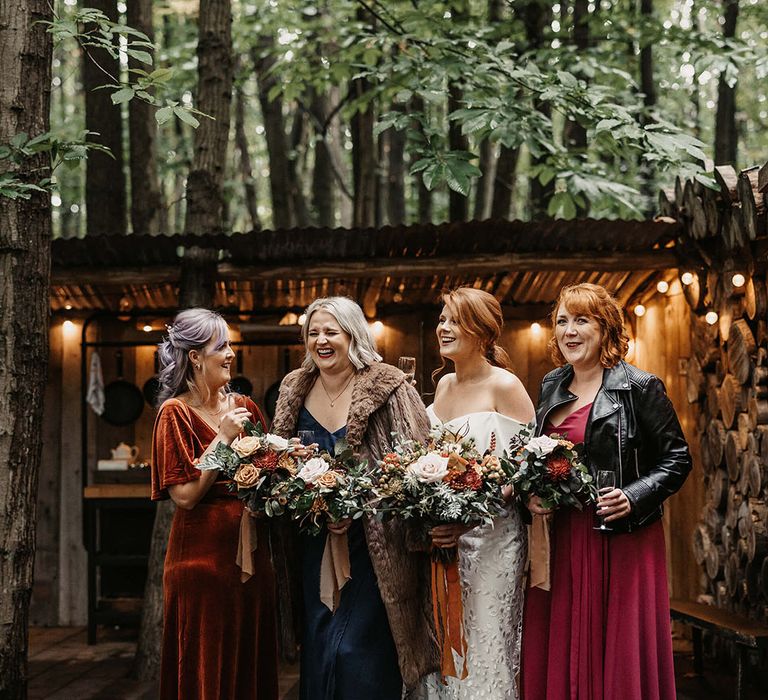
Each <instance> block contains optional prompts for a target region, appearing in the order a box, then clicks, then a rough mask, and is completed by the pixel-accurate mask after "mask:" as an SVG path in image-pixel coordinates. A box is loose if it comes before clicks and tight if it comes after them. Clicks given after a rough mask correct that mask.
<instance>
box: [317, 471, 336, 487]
mask: <svg viewBox="0 0 768 700" xmlns="http://www.w3.org/2000/svg"><path fill="white" fill-rule="evenodd" d="M341 479H342V476H341V474H339V472H335V471H327V472H325V473H324V474H321V475H320V476H318V477H317V479H315V485H316V486H321V487H323V488H326V489H332V488H333V487H334V486H336V484H338V483H339V482H340V481H341Z"/></svg>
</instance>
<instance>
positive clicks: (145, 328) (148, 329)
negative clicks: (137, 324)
mask: <svg viewBox="0 0 768 700" xmlns="http://www.w3.org/2000/svg"><path fill="white" fill-rule="evenodd" d="M141 330H143V331H144V332H145V333H149V332H151V331H152V326H150V325H149V324H148V323H147V324H145V325H144V326H142V328H141Z"/></svg>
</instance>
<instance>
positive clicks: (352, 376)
mask: <svg viewBox="0 0 768 700" xmlns="http://www.w3.org/2000/svg"><path fill="white" fill-rule="evenodd" d="M318 376H319V377H320V385H321V386H322V387H323V391H324V392H325V395H326V396H327V397H328V402H329V403H330V404H331V408H333V406H334V404H335V403H336V402H337V401H338V400H339V398H340V397H341V395H342V394H343V393H344V392H345V391H346V390H347V387H348V386H349V385H350V383H351V382H352V380H353V379H354V378H355V373H354V372H352V374H350V375H349V379H347V383H346V384H345V385H344V388H343V389H342V390H341V391H340V392H339V394H338V395H337V396H336V398H331V395H330V393H329V392H328V388H327V387H326V386H325V382H324V381H323V375H322V374H318Z"/></svg>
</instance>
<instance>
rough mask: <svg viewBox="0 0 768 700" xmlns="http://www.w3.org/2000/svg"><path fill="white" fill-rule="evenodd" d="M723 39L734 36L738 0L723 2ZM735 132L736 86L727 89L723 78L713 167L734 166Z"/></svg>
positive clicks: (736, 136) (720, 89) (718, 105)
mask: <svg viewBox="0 0 768 700" xmlns="http://www.w3.org/2000/svg"><path fill="white" fill-rule="evenodd" d="M723 5H724V19H725V23H724V24H723V38H725V39H733V37H734V36H736V22H737V20H738V17H739V0H723ZM738 140H739V139H738V134H737V132H736V86H735V85H734V86H733V87H729V86H728V84H727V83H726V82H725V76H722V75H721V76H720V80H719V81H718V84H717V114H716V116H715V165H724V164H728V163H730V164H731V165H735V163H736V152H737V146H738Z"/></svg>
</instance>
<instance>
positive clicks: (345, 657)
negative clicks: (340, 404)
mask: <svg viewBox="0 0 768 700" xmlns="http://www.w3.org/2000/svg"><path fill="white" fill-rule="evenodd" d="M297 430H312V431H314V433H315V442H316V443H317V444H318V445H319V446H320V449H321V450H327V451H328V452H330V453H331V454H333V447H334V445H335V444H336V441H337V440H340V439H341V438H343V437H344V435H345V434H346V432H347V429H346V426H345V427H343V428H340V429H339V430H337V431H336V432H335V433H331V432H329V431H328V430H326V429H325V428H324V427H323V426H322V425H320V423H318V422H317V421H316V420H315V419H314V417H313V416H312V414H311V413H310V412H309V411H307V409H306V408H303V407H302V409H301V412H300V413H299V420H298V425H297ZM347 537H348V539H349V562H350V571H351V575H352V578H351V579H350V580H349V581H347V584H346V585H345V586H344V588H343V589H342V590H341V600H340V601H339V607H338V608H337V609H336V612H335V613H334V614H332V613H331V611H330V610H329V609H328V608H327V607H326V606H325V605H324V604H323V603H322V602H321V600H320V563H321V562H322V559H323V550H324V549H325V539H326V532H325V530H324V531H323V532H321V533H320V534H319V535H317V536H316V537H313V536H312V535H308V534H305V535H302V538H301V544H302V547H301V549H302V557H301V560H302V588H303V595H304V625H303V629H302V645H301V683H300V698H301V700H360V699H361V698H365V700H400V696H401V692H402V678H401V676H400V667H399V666H398V663H397V650H396V649H395V643H394V641H393V639H392V633H391V632H390V630H389V622H388V621H387V613H386V610H385V608H384V603H383V602H382V600H381V594H380V593H379V586H378V583H377V582H376V575H375V574H374V572H373V566H372V564H371V559H370V557H369V556H368V545H367V544H366V541H365V533H364V532H363V524H362V521H360V520H355V521H354V522H353V523H352V526H351V527H350V528H349V530H348V532H347Z"/></svg>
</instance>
